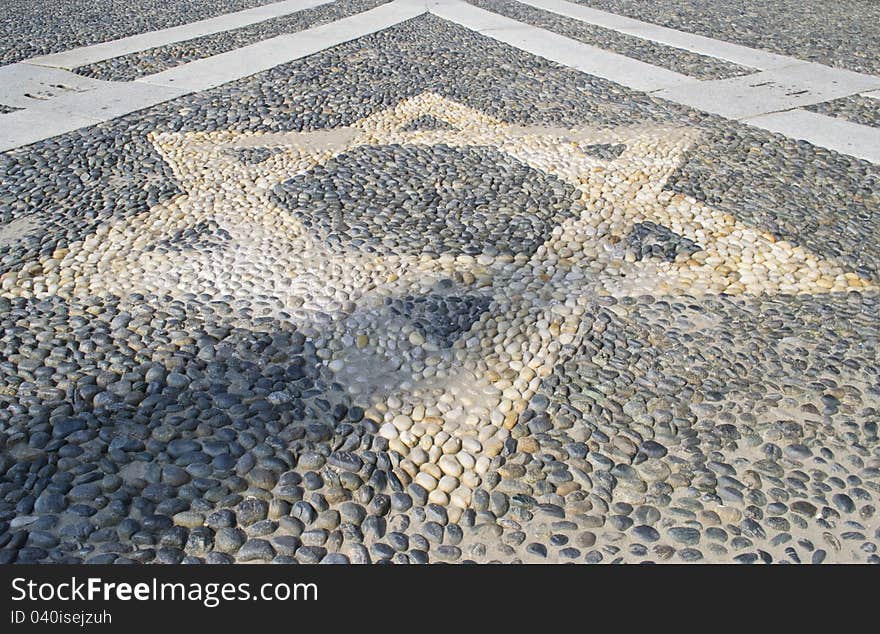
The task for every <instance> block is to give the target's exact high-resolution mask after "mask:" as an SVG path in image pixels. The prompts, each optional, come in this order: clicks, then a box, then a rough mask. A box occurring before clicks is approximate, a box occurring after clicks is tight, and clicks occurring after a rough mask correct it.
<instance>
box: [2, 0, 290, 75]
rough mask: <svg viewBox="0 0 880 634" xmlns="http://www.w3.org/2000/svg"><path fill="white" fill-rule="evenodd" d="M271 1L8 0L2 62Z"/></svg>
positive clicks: (5, 5)
mask: <svg viewBox="0 0 880 634" xmlns="http://www.w3.org/2000/svg"><path fill="white" fill-rule="evenodd" d="M272 1H273V0H174V1H173V2H164V1H160V0H61V1H55V2H44V1H43V0H7V1H6V2H4V3H3V19H2V20H0V63H3V64H10V63H12V62H17V61H20V60H23V59H27V58H28V57H35V56H37V55H45V54H48V53H57V52H59V51H66V50H67V49H71V48H76V47H77V46H87V45H89V44H97V43H98V42H103V41H105V40H112V39H116V38H121V37H126V36H128V35H135V34H137V33H146V32H148V31H155V30H158V29H165V28H168V27H172V26H178V25H181V24H186V23H188V22H195V21H196V20H205V19H207V18H213V17H215V16H217V15H221V14H223V13H230V12H232V11H241V10H243V9H250V8H253V7H258V6H260V5H263V4H270V3H271V2H272Z"/></svg>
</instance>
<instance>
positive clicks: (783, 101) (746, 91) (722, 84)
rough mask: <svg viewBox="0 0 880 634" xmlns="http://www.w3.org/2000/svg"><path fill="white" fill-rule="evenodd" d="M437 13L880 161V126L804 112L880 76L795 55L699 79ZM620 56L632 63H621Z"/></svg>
mask: <svg viewBox="0 0 880 634" xmlns="http://www.w3.org/2000/svg"><path fill="white" fill-rule="evenodd" d="M431 12H432V13H435V14H437V15H438V16H440V17H443V18H445V19H448V20H452V21H454V22H456V23H458V24H460V25H462V26H464V27H467V28H469V29H472V30H474V31H477V32H479V33H481V34H482V35H485V36H487V37H491V38H493V39H496V40H498V41H501V42H505V43H507V44H510V45H512V46H516V47H517V48H520V49H522V50H525V51H527V52H530V53H533V54H535V55H539V56H541V57H544V58H546V59H549V60H552V61H555V62H558V63H560V64H563V65H565V66H570V67H572V68H576V69H578V70H581V71H583V72H585V73H589V74H591V75H597V76H599V77H603V78H605V79H608V80H609V81H613V82H614V83H617V84H621V85H623V86H627V87H629V88H633V89H636V90H641V91H644V92H648V93H650V94H651V95H652V96H656V97H659V98H662V99H666V100H668V101H672V102H674V103H678V104H681V105H685V106H689V107H692V108H695V109H697V110H702V111H703V112H709V113H713V114H717V115H720V116H722V117H724V118H727V119H733V120H738V121H743V122H744V123H748V124H750V125H755V126H757V127H761V128H764V129H767V130H771V131H774V132H779V133H781V134H784V135H786V136H788V137H791V138H795V139H804V140H807V141H810V142H811V143H815V144H817V145H821V146H822V147H825V148H828V149H831V150H835V151H838V152H843V153H845V154H850V155H852V156H857V157H859V158H864V159H866V160H869V161H872V162H880V157H878V149H880V144H878V141H877V134H878V129H877V128H872V127H870V126H865V125H860V124H856V123H851V122H848V121H847V122H843V121H842V120H840V119H835V118H833V117H826V116H823V115H818V114H814V113H810V112H806V111H803V110H799V109H798V108H800V107H801V106H804V105H809V104H814V103H821V102H823V101H828V100H830V99H837V98H839V97H845V96H847V95H853V94H858V93H862V92H864V91H870V90H874V89H878V88H880V77H874V76H872V75H864V74H860V73H853V72H850V71H845V70H840V69H836V68H830V67H828V66H823V65H821V64H813V63H810V62H801V61H797V60H794V62H793V63H792V64H791V65H790V66H786V67H783V68H776V69H774V70H768V71H763V72H760V73H755V74H753V75H747V76H745V77H735V78H732V79H722V80H715V81H698V80H695V79H692V78H689V77H686V76H684V75H679V74H677V73H671V72H670V71H667V70H664V69H662V68H658V67H656V66H652V65H650V64H644V63H642V62H637V63H636V61H635V60H631V59H629V58H627V57H624V56H622V55H614V54H613V53H609V52H607V51H603V50H601V49H596V48H595V47H593V46H589V45H587V44H582V43H580V42H575V41H574V40H570V39H568V38H564V37H562V36H558V35H555V34H550V33H548V32H547V31H545V30H543V29H540V28H538V27H534V26H529V25H525V24H523V23H521V22H517V21H515V20H511V19H510V18H506V17H503V16H499V15H497V14H494V13H491V12H489V11H483V10H482V9H478V8H476V7H474V6H472V5H469V4H466V3H464V2H461V1H460V0H441V1H439V2H435V3H434V4H432V6H431ZM597 51H598V53H597ZM612 56H613V57H612ZM618 58H623V60H627V61H626V62H624V63H617V62H618ZM639 73H640V74H639ZM670 76H672V77H670ZM664 81H669V84H668V85H667V86H666V87H663V86H662V83H663V82H664ZM785 111H788V112H785Z"/></svg>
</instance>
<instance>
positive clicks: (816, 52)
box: [573, 0, 880, 75]
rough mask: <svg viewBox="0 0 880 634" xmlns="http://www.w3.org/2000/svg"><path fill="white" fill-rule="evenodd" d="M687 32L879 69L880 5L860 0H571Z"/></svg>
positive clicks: (830, 63) (872, 71)
mask: <svg viewBox="0 0 880 634" xmlns="http://www.w3.org/2000/svg"><path fill="white" fill-rule="evenodd" d="M573 1H575V2H578V3H579V4H585V5H588V6H590V7H593V8H595V9H601V10H603V11H610V12H611V13H617V14H619V15H626V16H629V17H631V18H635V19H637V20H644V21H645V22H653V23H654V24H660V25H662V26H666V27H669V28H672V29H679V30H681V31H685V32H688V33H698V34H699V35H705V36H707V37H712V38H716V39H719V40H724V41H725V42H734V43H736V44H742V45H744V46H750V47H752V48H759V49H764V50H768V51H772V52H774V53H779V54H781V55H791V56H792V57H796V58H798V59H804V60H807V61H811V62H818V63H820V64H826V65H828V66H838V67H841V68H848V69H849V70H854V71H856V72H860V73H868V74H871V75H878V74H880V41H878V39H877V37H876V35H875V34H874V32H873V29H872V27H871V25H872V24H876V23H877V22H878V21H880V6H878V5H877V4H876V3H874V2H865V1H864V0H838V1H837V2H831V3H829V2H825V1H824V0H715V1H714V2H704V1H703V0H656V1H654V2H645V1H644V0H573Z"/></svg>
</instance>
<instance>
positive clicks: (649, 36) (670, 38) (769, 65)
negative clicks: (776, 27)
mask: <svg viewBox="0 0 880 634" xmlns="http://www.w3.org/2000/svg"><path fill="white" fill-rule="evenodd" d="M518 2H521V3H522V4H527V5H529V6H532V7H535V8H537V9H543V10H545V11H550V12H552V13H556V14H558V15H562V16H565V17H568V18H574V19H575V20H580V21H582V22H587V23H589V24H595V25H596V26H601V27H603V28H606V29H611V30H612V31H617V32H619V33H624V34H626V35H633V36H635V37H638V38H641V39H643V40H649V41H651V42H657V43H658V44H665V45H667V46H673V47H675V48H681V49H685V50H688V51H691V52H694V53H699V54H700V55H706V56H708V57H714V58H716V59H721V60H725V61H728V62H732V63H734V64H739V65H741V66H747V67H749V68H757V69H760V70H771V69H774V68H782V67H784V66H789V65H791V64H794V63H797V62H799V61H800V60H798V59H796V58H794V57H788V56H786V55H777V54H776V53H770V52H768V51H762V50H759V49H754V48H749V47H748V46H741V45H739V44H731V43H730V42H724V41H721V40H716V39H713V38H711V37H704V36H702V35H695V34H693V33H686V32H684V31H678V30H676V29H670V28H667V27H664V26H659V25H657V24H651V23H650V22H642V21H641V20H636V19H633V18H628V17H626V16H622V15H617V14H615V13H608V12H607V11H600V10H598V9H592V8H590V7H585V6H583V5H580V4H575V3H573V2H566V1H565V0H518Z"/></svg>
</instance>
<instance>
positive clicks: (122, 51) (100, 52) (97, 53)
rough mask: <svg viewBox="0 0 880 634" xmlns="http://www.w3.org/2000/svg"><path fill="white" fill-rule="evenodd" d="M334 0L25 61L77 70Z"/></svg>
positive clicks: (260, 10) (286, 5)
mask: <svg viewBox="0 0 880 634" xmlns="http://www.w3.org/2000/svg"><path fill="white" fill-rule="evenodd" d="M332 1H333V0H284V1H283V2H274V3H272V4H266V5H263V6H260V7H254V8H253V9H245V10H244V11H236V12H235V13H227V14H225V15H219V16H217V17H214V18H208V19H206V20H199V21H198V22H190V23H189V24H182V25H180V26H174V27H170V28H167V29H161V30H159V31H150V32H149V33H139V34H138V35H132V36H129V37H124V38H121V39H118V40H112V41H109V42H102V43H100V44H94V45H91V46H83V47H80V48H74V49H71V50H69V51H63V52H61V53H52V54H50V55H42V56H40V57H33V58H31V59H29V60H27V63H29V64H36V65H39V66H51V67H53V68H67V69H71V68H79V67H80V66H85V65H87V64H94V63H95V62H100V61H103V60H106V59H112V58H114V57H121V56H123V55H130V54H131V53H137V52H139V51H146V50H148V49H151V48H156V47H157V46H167V45H168V44H174V43H175V42H184V41H186V40H191V39H194V38H197V37H202V36H205V35H211V34H213V33H221V32H223V31H231V30H232V29H238V28H241V27H243V26H248V25H251V24H256V23H257V22H264V21H266V20H270V19H272V18H278V17H281V16H284V15H289V14H291V13H297V12H298V11H303V10H304V9H310V8H312V7H317V6H320V5H322V4H329V3H330V2H332Z"/></svg>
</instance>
